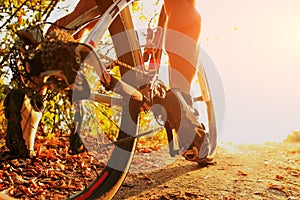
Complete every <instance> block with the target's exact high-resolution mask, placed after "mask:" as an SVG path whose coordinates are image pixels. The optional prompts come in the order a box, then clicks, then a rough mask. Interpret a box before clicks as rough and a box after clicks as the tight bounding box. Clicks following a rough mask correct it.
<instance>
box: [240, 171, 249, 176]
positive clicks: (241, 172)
mask: <svg viewBox="0 0 300 200" xmlns="http://www.w3.org/2000/svg"><path fill="white" fill-rule="evenodd" d="M238 175H240V176H248V174H247V173H245V172H243V171H241V170H239V171H238Z"/></svg>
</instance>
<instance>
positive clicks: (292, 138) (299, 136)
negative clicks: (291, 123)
mask: <svg viewBox="0 0 300 200" xmlns="http://www.w3.org/2000/svg"><path fill="white" fill-rule="evenodd" d="M284 141H285V142H300V131H292V132H291V133H290V134H288V135H287V137H286V139H285V140H284Z"/></svg>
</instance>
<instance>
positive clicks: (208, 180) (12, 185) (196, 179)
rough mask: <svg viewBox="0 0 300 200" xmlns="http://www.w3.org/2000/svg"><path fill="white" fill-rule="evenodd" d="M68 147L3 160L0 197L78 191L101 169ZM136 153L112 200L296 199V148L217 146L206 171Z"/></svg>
mask: <svg viewBox="0 0 300 200" xmlns="http://www.w3.org/2000/svg"><path fill="white" fill-rule="evenodd" d="M2 140H3V139H2ZM67 141H68V140H67V139H66V140H63V139H62V138H60V140H57V139H56V138H52V139H50V140H49V139H46V138H39V139H38V140H37V141H36V147H37V155H38V156H37V158H35V159H34V160H30V159H29V160H28V159H26V160H25V159H14V160H2V161H1V162H0V192H1V193H2V194H3V193H6V194H9V195H10V196H13V197H15V198H21V199H30V200H32V199H64V198H65V197H67V196H69V195H72V194H74V193H76V192H78V190H82V189H83V188H84V187H85V186H86V185H88V184H89V182H90V181H92V180H94V178H95V177H96V176H97V175H96V173H95V170H93V169H101V165H102V164H101V163H99V161H98V159H95V158H94V157H93V156H92V155H90V154H89V153H82V154H79V155H74V156H73V155H68V154H67V149H68V148H67V147H68V142H67ZM0 142H1V140H0ZM2 143H3V141H2ZM2 143H1V144H2ZM3 150H5V146H3V144H2V148H1V151H3ZM142 150H143V151H142ZM140 151H141V152H140V153H136V155H135V158H134V160H133V165H132V166H131V169H130V173H129V175H128V176H127V178H126V179H125V181H124V183H123V186H122V187H121V188H120V190H119V191H118V193H117V195H116V196H115V198H114V200H120V199H126V200H135V199H136V200H140V199H141V200H146V199H147V200H148V199H152V200H167V199H176V200H185V199H209V200H210V199H211V200H215V199H216V200H233V199H237V200H239V199H271V200H273V199H274V200H277V199H278V200H281V199H284V200H296V199H300V143H266V144H261V145H258V144H253V145H234V144H221V145H219V147H218V152H217V156H216V159H215V163H214V164H212V165H208V166H199V165H198V164H197V163H193V162H189V161H186V160H184V158H183V157H181V156H179V157H177V158H171V157H170V156H169V155H168V149H167V148H163V149H159V150H157V149H156V151H153V150H151V149H148V150H147V151H146V149H140ZM151 151H152V152H151ZM142 152H143V153H142ZM1 193H0V194H1ZM0 199H1V198H0Z"/></svg>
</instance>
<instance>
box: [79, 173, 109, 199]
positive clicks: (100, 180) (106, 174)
mask: <svg viewBox="0 0 300 200" xmlns="http://www.w3.org/2000/svg"><path fill="white" fill-rule="evenodd" d="M108 174H109V173H108V172H104V173H103V175H102V176H101V178H100V179H99V180H98V181H97V182H96V183H95V184H94V185H93V186H92V187H91V188H90V189H89V190H88V191H87V192H86V193H84V194H83V195H82V196H80V197H78V198H77V200H85V199H87V198H88V197H89V196H91V194H92V193H93V192H94V190H95V189H97V187H99V185H101V184H102V183H103V181H104V180H105V179H106V178H107V176H108Z"/></svg>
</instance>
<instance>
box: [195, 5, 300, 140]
mask: <svg viewBox="0 0 300 200" xmlns="http://www.w3.org/2000/svg"><path fill="white" fill-rule="evenodd" d="M198 9H199V11H200V13H201V16H202V33H201V46H202V48H203V49H204V50H205V52H206V53H207V54H208V55H209V57H210V58H211V59H212V61H213V62H214V64H215V66H216V68H217V71H218V72H219V75H220V77H221V80H222V82H223V86H224V91H225V99H226V106H225V120H224V124H223V128H222V131H220V132H219V135H220V140H221V141H232V142H235V143H261V142H266V141H282V140H283V139H284V138H285V137H286V135H287V134H288V133H291V132H292V131H300V92H299V88H300V78H299V77H300V56H299V55H298V53H299V52H300V1H298V0H286V1H282V0H263V1H261V0H251V1H250V0H243V1H241V0H226V1H225V0H209V1H208V0H200V1H199V4H198Z"/></svg>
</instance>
